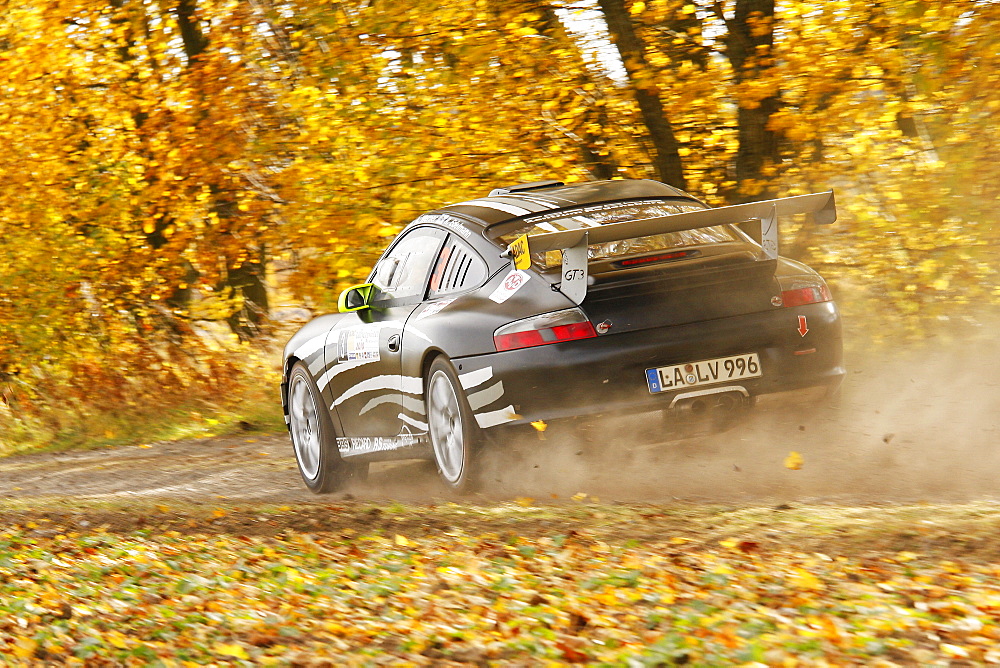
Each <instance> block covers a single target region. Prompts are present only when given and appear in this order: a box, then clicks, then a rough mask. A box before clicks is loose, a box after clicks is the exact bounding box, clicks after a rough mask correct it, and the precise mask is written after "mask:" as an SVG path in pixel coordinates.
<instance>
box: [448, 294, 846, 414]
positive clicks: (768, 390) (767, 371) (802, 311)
mask: <svg viewBox="0 0 1000 668" xmlns="http://www.w3.org/2000/svg"><path fill="white" fill-rule="evenodd" d="M799 316H803V317H805V319H806V320H805V322H806V325H807V327H808V331H807V332H806V333H805V334H804V335H803V334H801V333H800V330H801V328H800V319H799ZM842 351H843V343H842V337H841V326H840V316H839V314H838V312H837V309H836V306H835V305H834V304H833V303H832V302H825V303H821V304H810V305H807V306H802V307H796V308H788V309H775V310H773V311H767V312H763V313H752V314H747V315H741V316H736V317H731V318H720V319H717V320H712V321H707V322H705V321H703V322H698V323H691V324H687V325H676V326H671V327H662V328H655V329H645V330H641V331H633V332H624V333H618V334H610V333H609V334H606V335H603V336H599V337H597V338H596V339H585V340H581V341H573V342H568V343H560V344H553V345H548V346H540V347H536V348H527V349H522V350H512V351H505V352H499V353H491V354H488V355H481V356H476V357H471V358H464V359H461V360H456V362H458V363H460V364H461V365H462V368H463V373H469V372H470V371H485V370H487V369H489V370H490V372H491V373H490V376H491V377H492V378H493V379H498V380H500V381H502V388H503V393H502V396H498V397H496V399H495V400H494V401H492V402H491V403H490V404H489V405H486V406H482V407H481V410H482V411H483V412H490V413H491V414H493V415H495V414H498V413H502V410H498V409H503V408H504V407H508V406H509V407H510V408H512V409H513V410H512V411H511V410H507V414H508V417H507V418H506V419H504V420H503V421H502V422H501V423H502V424H517V423H526V422H530V421H534V420H557V419H561V418H569V417H584V416H595V415H602V414H627V413H634V412H648V411H652V410H661V409H668V408H670V407H671V404H672V403H674V402H675V400H676V399H677V398H678V396H679V395H682V394H685V391H683V390H682V391H673V392H671V391H667V392H659V393H655V394H654V393H652V392H650V390H649V385H648V383H647V381H646V370H647V369H653V368H657V367H662V366H668V365H671V364H681V363H687V362H698V361H702V360H707V359H712V358H716V357H727V356H730V355H739V354H743V353H750V352H756V353H757V354H758V356H759V358H760V364H761V370H762V376H761V377H760V378H754V379H746V380H739V381H732V382H726V383H718V384H714V385H706V386H698V387H697V388H689V389H688V390H687V392H690V391H691V389H697V390H711V389H712V388H714V387H723V386H726V387H729V386H734V387H739V388H742V390H743V391H745V395H746V396H747V397H748V398H749V399H750V400H751V401H753V400H755V399H756V397H758V396H762V395H768V394H773V393H778V392H790V391H794V390H800V389H805V388H815V387H822V388H826V389H827V390H828V391H833V390H835V389H836V388H837V387H839V385H840V383H841V381H842V380H843V377H844V373H845V371H844V366H843V352H842ZM476 408H477V409H478V408H480V407H478V406H477V407H476ZM476 412H477V413H479V410H477V411H476ZM480 422H481V424H483V423H484V421H483V420H480ZM489 422H493V420H490V421H489ZM483 426H493V424H489V423H487V424H483Z"/></svg>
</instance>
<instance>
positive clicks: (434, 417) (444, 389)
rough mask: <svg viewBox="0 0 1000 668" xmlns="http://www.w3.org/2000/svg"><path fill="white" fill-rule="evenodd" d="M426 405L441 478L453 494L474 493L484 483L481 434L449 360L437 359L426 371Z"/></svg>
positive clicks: (429, 428)
mask: <svg viewBox="0 0 1000 668" xmlns="http://www.w3.org/2000/svg"><path fill="white" fill-rule="evenodd" d="M424 404H425V407H426V409H427V431H428V434H429V436H430V440H431V447H432V449H433V451H434V463H435V464H436V465H437V470H438V476H439V477H440V479H441V481H442V482H443V483H444V484H445V485H446V486H447V487H448V489H450V490H452V491H454V492H458V493H466V492H472V491H475V490H476V489H478V488H479V487H480V486H481V484H482V476H481V470H480V469H481V465H482V462H481V457H480V454H481V453H480V449H481V447H482V442H483V439H482V432H481V431H480V429H479V425H478V424H477V423H476V418H475V416H474V415H473V414H472V409H471V408H469V401H468V399H467V398H466V396H465V391H464V390H463V389H462V383H461V382H460V381H459V379H458V373H457V372H456V371H455V367H454V366H452V364H451V362H450V361H448V358H446V357H436V358H435V359H434V361H433V362H431V365H430V367H429V368H428V369H427V375H426V377H425V379H424Z"/></svg>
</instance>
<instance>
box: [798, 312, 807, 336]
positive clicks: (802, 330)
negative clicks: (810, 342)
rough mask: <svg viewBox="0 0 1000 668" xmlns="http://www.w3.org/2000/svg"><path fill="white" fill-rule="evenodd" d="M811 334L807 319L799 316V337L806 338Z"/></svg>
mask: <svg viewBox="0 0 1000 668" xmlns="http://www.w3.org/2000/svg"><path fill="white" fill-rule="evenodd" d="M808 332H809V325H807V324H806V317H805V316H804V315H800V316H799V336H805V335H806V334H807V333H808Z"/></svg>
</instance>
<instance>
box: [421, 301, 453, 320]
mask: <svg viewBox="0 0 1000 668" xmlns="http://www.w3.org/2000/svg"><path fill="white" fill-rule="evenodd" d="M453 301H455V299H454V298H452V299H441V300H438V301H436V302H431V303H430V304H428V305H427V306H425V307H424V310H422V311H421V312H420V313H418V314H417V317H416V318H414V321H416V320H423V319H424V318H429V317H431V316H432V315H437V314H438V313H440V312H441V311H442V310H443V309H444V308H445V307H446V306H448V305H449V304H451V303H452V302H453Z"/></svg>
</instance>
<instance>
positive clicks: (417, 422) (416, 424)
mask: <svg viewBox="0 0 1000 668" xmlns="http://www.w3.org/2000/svg"><path fill="white" fill-rule="evenodd" d="M396 417H398V418H399V419H400V420H402V421H403V422H405V423H407V424H409V425H413V426H414V427H416V428H417V429H422V430H423V431H427V423H426V422H421V421H420V420H414V419H413V418H411V417H410V416H409V415H404V414H403V413H400V414H399V415H397V416H396Z"/></svg>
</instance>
